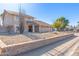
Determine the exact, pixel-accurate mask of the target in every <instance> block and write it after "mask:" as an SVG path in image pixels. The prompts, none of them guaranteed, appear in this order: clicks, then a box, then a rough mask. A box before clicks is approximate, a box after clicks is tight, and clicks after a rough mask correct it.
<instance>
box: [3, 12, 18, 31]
mask: <svg viewBox="0 0 79 59" xmlns="http://www.w3.org/2000/svg"><path fill="white" fill-rule="evenodd" d="M3 25H4V27H7V26H13V30H12V31H13V32H16V26H18V25H19V19H17V17H16V16H14V15H10V14H8V13H5V16H4V21H3Z"/></svg>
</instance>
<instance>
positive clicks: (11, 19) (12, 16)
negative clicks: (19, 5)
mask: <svg viewBox="0 0 79 59" xmlns="http://www.w3.org/2000/svg"><path fill="white" fill-rule="evenodd" d="M22 15H23V19H24V32H50V31H52V28H51V26H50V25H49V24H47V23H45V22H42V21H38V20H35V18H34V17H32V16H29V15H26V14H22ZM1 16H2V20H3V23H2V24H3V27H4V28H6V31H7V30H8V29H9V28H10V30H11V32H17V31H18V30H19V24H20V22H19V12H14V11H8V10H4V12H3V13H2V14H1Z"/></svg>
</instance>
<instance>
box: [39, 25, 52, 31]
mask: <svg viewBox="0 0 79 59" xmlns="http://www.w3.org/2000/svg"><path fill="white" fill-rule="evenodd" d="M51 31H52V30H51V28H50V27H41V26H39V32H51Z"/></svg>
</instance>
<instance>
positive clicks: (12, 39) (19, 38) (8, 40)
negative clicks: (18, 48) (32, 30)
mask: <svg viewBox="0 0 79 59" xmlns="http://www.w3.org/2000/svg"><path fill="white" fill-rule="evenodd" d="M0 40H1V41H3V42H4V43H5V44H6V45H10V44H17V43H22V42H28V41H31V40H32V39H30V38H28V37H27V36H24V35H13V36H12V35H7V36H6V35H0Z"/></svg>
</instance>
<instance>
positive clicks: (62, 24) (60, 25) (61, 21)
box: [51, 17, 69, 31]
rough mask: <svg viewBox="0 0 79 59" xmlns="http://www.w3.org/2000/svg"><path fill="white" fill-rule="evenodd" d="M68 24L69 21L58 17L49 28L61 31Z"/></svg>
mask: <svg viewBox="0 0 79 59" xmlns="http://www.w3.org/2000/svg"><path fill="white" fill-rule="evenodd" d="M68 24H69V21H68V20H67V19H66V18H65V17H60V18H58V19H56V21H55V22H54V24H52V25H51V26H52V27H53V28H56V29H57V30H58V31H59V30H63V29H64V28H66V26H67V25H68Z"/></svg>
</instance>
